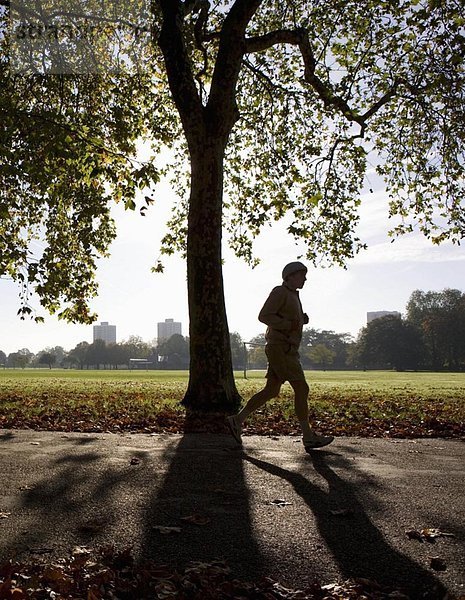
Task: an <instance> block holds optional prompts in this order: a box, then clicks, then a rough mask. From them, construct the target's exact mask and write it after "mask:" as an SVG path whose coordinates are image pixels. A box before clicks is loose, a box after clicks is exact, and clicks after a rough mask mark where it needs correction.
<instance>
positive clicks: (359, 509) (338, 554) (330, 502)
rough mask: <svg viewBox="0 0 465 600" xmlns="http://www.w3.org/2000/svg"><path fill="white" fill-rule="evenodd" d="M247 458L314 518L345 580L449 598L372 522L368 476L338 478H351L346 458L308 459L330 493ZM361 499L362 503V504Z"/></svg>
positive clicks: (300, 477)
mask: <svg viewBox="0 0 465 600" xmlns="http://www.w3.org/2000/svg"><path fill="white" fill-rule="evenodd" d="M244 458H245V460H247V461H249V462H250V463H251V464H253V465H255V466H256V467H258V468H260V469H263V470H264V471H266V472H268V473H270V474H271V475H273V476H275V477H280V478H282V479H283V480H285V481H287V482H289V483H290V484H291V485H292V487H293V488H294V490H295V492H296V493H297V494H298V495H299V496H300V497H301V498H302V499H303V501H304V502H305V503H306V505H307V506H308V508H309V509H310V510H311V512H312V514H313V515H314V518H315V521H316V527H317V529H318V531H319V533H320V535H321V537H322V539H323V540H324V542H325V544H326V546H327V548H328V550H329V552H330V553H331V554H332V556H333V558H334V561H335V562H336V564H337V566H338V568H339V571H340V573H341V575H342V576H343V577H344V578H345V579H347V578H351V577H363V578H368V579H372V580H375V581H377V582H379V583H380V584H383V585H386V586H392V587H395V588H399V587H402V589H404V590H405V591H406V592H407V593H408V594H409V596H410V597H411V598H423V599H424V598H430V599H431V600H433V599H434V600H437V599H438V598H444V597H445V596H446V590H445V588H444V586H443V585H442V583H441V582H439V581H438V580H437V579H436V578H435V577H434V575H433V574H432V573H430V572H428V571H427V570H425V569H423V568H422V567H421V566H420V565H419V564H417V563H416V562H414V561H413V560H411V559H410V558H409V557H407V556H405V555H404V554H402V553H401V552H399V551H397V550H396V549H395V548H393V547H392V546H391V545H390V544H389V543H388V541H387V540H386V538H385V537H384V536H383V534H382V532H381V531H380V530H379V529H378V527H377V526H376V525H375V524H374V523H373V521H372V520H371V519H370V517H369V515H368V513H367V509H366V507H365V505H366V506H367V507H368V506H369V502H370V500H369V497H370V494H369V491H368V489H367V487H369V485H370V482H369V481H367V480H366V476H364V475H363V474H361V473H358V476H359V477H358V478H355V480H352V481H348V480H344V479H343V478H342V477H341V476H339V475H338V474H337V473H336V472H335V470H334V469H337V470H341V471H343V470H346V469H350V470H351V471H352V473H353V471H354V465H353V464H352V463H350V462H349V460H348V458H346V457H343V456H341V455H337V454H333V453H329V452H325V451H319V452H314V453H312V456H311V457H308V459H307V460H308V462H309V465H313V468H314V469H315V471H316V472H317V473H318V474H319V475H320V476H321V477H322V478H323V479H324V480H325V481H326V483H327V486H326V489H322V488H321V487H317V485H315V484H313V483H312V482H311V481H310V480H309V479H307V478H306V477H305V476H304V475H302V474H301V473H300V472H296V471H290V470H288V469H285V468H282V467H280V466H277V465H276V464H272V463H270V462H267V461H264V460H261V459H258V458H256V457H254V456H250V455H245V456H244ZM304 460H305V458H304ZM305 468H307V469H308V467H304V469H305ZM300 470H302V469H300ZM312 476H314V473H312ZM371 483H372V482H371ZM359 496H361V497H364V500H363V503H362V501H361V500H360V499H359ZM336 508H345V509H348V510H349V511H350V516H348V517H335V516H334V515H332V514H331V510H333V509H336Z"/></svg>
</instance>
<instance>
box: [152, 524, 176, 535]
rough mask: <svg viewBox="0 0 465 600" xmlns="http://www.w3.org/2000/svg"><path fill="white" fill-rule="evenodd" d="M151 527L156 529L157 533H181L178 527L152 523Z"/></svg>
mask: <svg viewBox="0 0 465 600" xmlns="http://www.w3.org/2000/svg"><path fill="white" fill-rule="evenodd" d="M152 529H156V530H157V531H158V532H159V533H163V534H164V535H168V534H170V533H181V528H180V527H166V526H165V525H153V527H152Z"/></svg>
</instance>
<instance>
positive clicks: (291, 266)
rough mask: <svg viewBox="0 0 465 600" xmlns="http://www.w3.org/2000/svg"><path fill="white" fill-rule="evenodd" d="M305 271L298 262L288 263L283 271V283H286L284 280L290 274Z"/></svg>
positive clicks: (302, 265)
mask: <svg viewBox="0 0 465 600" xmlns="http://www.w3.org/2000/svg"><path fill="white" fill-rule="evenodd" d="M307 270H308V269H307V267H306V266H305V265H304V264H303V263H301V262H299V261H298V260H297V261H295V262H291V263H288V264H287V265H286V266H285V267H284V269H283V281H286V279H287V278H288V277H289V275H292V273H296V272H297V271H305V272H307Z"/></svg>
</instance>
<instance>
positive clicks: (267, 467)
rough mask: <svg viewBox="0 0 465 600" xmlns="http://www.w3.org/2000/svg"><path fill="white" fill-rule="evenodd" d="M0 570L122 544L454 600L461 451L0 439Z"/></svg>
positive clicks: (461, 567)
mask: <svg viewBox="0 0 465 600" xmlns="http://www.w3.org/2000/svg"><path fill="white" fill-rule="evenodd" d="M0 481H1V484H2V485H1V487H0V563H1V562H3V561H5V560H8V559H16V560H24V559H26V560H30V561H36V560H47V561H53V560H56V559H58V558H60V557H63V556H68V555H69V554H70V553H71V552H72V551H73V548H75V547H76V546H79V547H82V546H85V547H87V548H97V547H101V546H105V545H109V544H111V545H114V546H116V547H117V548H120V549H124V548H128V547H132V551H133V553H134V556H135V557H136V558H137V559H143V558H150V559H153V560H155V561H157V562H160V563H169V564H173V565H176V566H179V568H183V567H184V566H185V565H186V564H187V563H189V562H190V561H193V560H201V561H210V560H212V559H216V558H220V559H224V560H226V561H227V562H228V564H229V565H230V567H231V568H232V571H233V573H234V574H235V575H236V576H237V577H240V578H244V579H248V580H251V579H253V580H256V579H258V578H260V577H261V576H263V575H265V576H268V577H271V578H272V579H274V580H276V581H279V582H280V583H281V584H282V585H284V586H287V587H291V588H293V589H297V588H299V589H304V588H305V587H306V586H309V585H310V584H311V583H312V582H313V581H314V580H315V579H318V580H319V581H321V582H323V583H327V584H330V583H333V582H342V581H345V580H347V579H349V578H352V577H364V578H368V579H373V580H376V581H378V582H379V583H381V584H385V585H392V586H394V587H402V588H404V589H405V590H406V592H408V594H409V596H410V597H411V598H422V597H423V595H424V593H425V592H426V591H428V593H429V597H430V598H438V599H439V598H443V597H444V596H445V595H446V594H447V593H449V595H450V597H454V598H459V597H460V596H464V597H465V551H464V549H465V494H464V492H465V443H464V442H463V441H460V440H442V439H421V440H393V439H362V438H338V439H336V440H335V442H334V443H333V444H331V445H330V446H328V447H327V448H324V449H322V450H317V451H314V452H312V453H311V454H305V453H304V452H303V449H302V445H301V443H300V440H299V438H296V437H290V436H280V437H263V436H249V437H248V436H245V437H244V444H243V448H242V449H240V448H238V447H237V446H236V444H235V442H234V440H233V439H232V438H231V437H230V436H228V435H219V434H194V433H192V434H186V435H168V434H147V435H145V434H121V435H119V434H110V433H98V434H97V433H96V434H80V433H63V432H38V431H29V430H27V431H23V430H0Z"/></svg>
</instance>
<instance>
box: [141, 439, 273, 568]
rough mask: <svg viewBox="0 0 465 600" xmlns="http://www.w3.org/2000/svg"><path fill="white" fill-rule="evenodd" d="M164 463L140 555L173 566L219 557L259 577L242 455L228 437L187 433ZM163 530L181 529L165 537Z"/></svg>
mask: <svg viewBox="0 0 465 600" xmlns="http://www.w3.org/2000/svg"><path fill="white" fill-rule="evenodd" d="M169 459H170V460H169V469H168V471H167V473H166V475H165V478H164V481H163V483H162V485H161V486H160V487H159V488H158V490H157V491H156V493H154V495H153V497H152V500H151V502H150V503H149V505H148V507H147V513H146V515H145V518H144V522H145V524H146V528H145V533H144V538H143V542H142V549H143V553H144V557H145V558H150V559H152V560H155V561H156V562H166V563H169V564H171V565H174V566H176V567H178V568H183V567H184V566H185V565H186V564H188V563H189V562H192V561H202V562H203V561H205V562H210V561H212V560H215V559H219V560H224V561H226V562H227V564H228V565H229V566H230V567H231V569H232V572H233V573H234V574H236V575H237V574H240V575H241V577H244V578H246V579H256V578H257V577H260V575H261V574H262V568H263V562H262V557H261V554H260V551H259V549H258V546H257V544H256V542H255V538H254V532H253V529H252V524H251V518H250V498H249V496H250V493H249V490H248V488H247V484H246V481H245V477H244V463H243V456H242V451H241V450H240V449H238V448H237V447H236V446H235V442H234V441H233V440H232V438H231V436H229V435H221V434H214V435H212V434H206V433H186V434H185V435H184V436H183V437H182V438H181V440H180V441H179V444H178V445H177V447H176V449H175V450H174V452H173V453H172V454H171V456H170V457H169ZM163 526H165V527H179V528H180V529H181V531H180V532H174V533H170V534H164V533H162V532H161V531H160V529H159V527H163Z"/></svg>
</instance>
